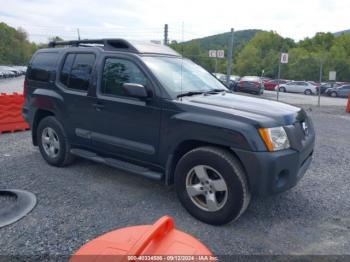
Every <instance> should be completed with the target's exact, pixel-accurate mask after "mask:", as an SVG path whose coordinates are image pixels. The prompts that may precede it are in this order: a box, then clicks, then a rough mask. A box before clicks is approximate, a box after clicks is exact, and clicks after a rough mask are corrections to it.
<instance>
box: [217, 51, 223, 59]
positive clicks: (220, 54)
mask: <svg viewBox="0 0 350 262" xmlns="http://www.w3.org/2000/svg"><path fill="white" fill-rule="evenodd" d="M216 55H217V57H218V58H224V57H225V51H224V50H217V52H216Z"/></svg>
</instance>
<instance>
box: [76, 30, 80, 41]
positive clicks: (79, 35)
mask: <svg viewBox="0 0 350 262" xmlns="http://www.w3.org/2000/svg"><path fill="white" fill-rule="evenodd" d="M77 32H78V40H80V31H79V28H77Z"/></svg>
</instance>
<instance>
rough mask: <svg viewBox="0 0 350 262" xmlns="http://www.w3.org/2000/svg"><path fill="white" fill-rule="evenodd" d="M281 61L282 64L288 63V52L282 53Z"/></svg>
mask: <svg viewBox="0 0 350 262" xmlns="http://www.w3.org/2000/svg"><path fill="white" fill-rule="evenodd" d="M281 63H282V64H288V53H282V54H281Z"/></svg>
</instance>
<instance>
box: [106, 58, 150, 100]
mask: <svg viewBox="0 0 350 262" xmlns="http://www.w3.org/2000/svg"><path fill="white" fill-rule="evenodd" d="M124 83H133V84H140V85H143V86H145V87H146V86H147V78H146V77H145V76H144V74H143V73H142V72H141V70H140V69H139V68H138V67H137V66H136V65H135V64H134V63H133V62H131V61H128V60H125V59H119V58H107V59H106V61H105V65H104V69H103V76H102V88H101V92H102V93H103V94H106V95H114V96H127V94H125V92H124V90H123V84H124Z"/></svg>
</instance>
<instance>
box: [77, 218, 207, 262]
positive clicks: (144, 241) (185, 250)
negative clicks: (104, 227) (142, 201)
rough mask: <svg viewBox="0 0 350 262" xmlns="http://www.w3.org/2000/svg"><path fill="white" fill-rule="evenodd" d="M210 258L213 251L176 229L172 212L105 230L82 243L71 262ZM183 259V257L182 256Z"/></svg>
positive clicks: (195, 259)
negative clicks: (139, 223)
mask: <svg viewBox="0 0 350 262" xmlns="http://www.w3.org/2000/svg"><path fill="white" fill-rule="evenodd" d="M177 256H181V257H182V258H183V256H186V258H187V259H188V260H187V261H193V260H194V261H198V260H202V259H203V257H205V258H207V260H210V257H212V253H211V252H210V251H209V249H208V248H207V247H206V246H204V245H203V244H202V243H201V242H199V241H198V240H197V239H195V238H194V237H192V236H190V235H188V234H186V233H184V232H181V231H179V230H176V229H175V228H174V222H173V219H172V218H171V217H169V216H164V217H162V218H160V219H159V220H158V221H157V222H156V223H154V224H153V225H149V226H148V225H144V226H133V227H126V228H122V229H118V230H115V231H112V232H109V233H107V234H104V235H102V236H100V237H98V238H96V239H94V240H92V241H90V242H88V243H87V244H85V245H84V246H82V247H81V248H80V249H79V250H78V251H77V252H76V253H75V254H74V255H73V256H72V257H71V258H70V262H82V261H84V262H87V261H89V262H92V261H94V262H102V261H103V262H106V261H118V262H119V261H146V260H151V261H155V260H157V261H168V260H175V259H176V258H178V257H177ZM180 259H181V258H180Z"/></svg>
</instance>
